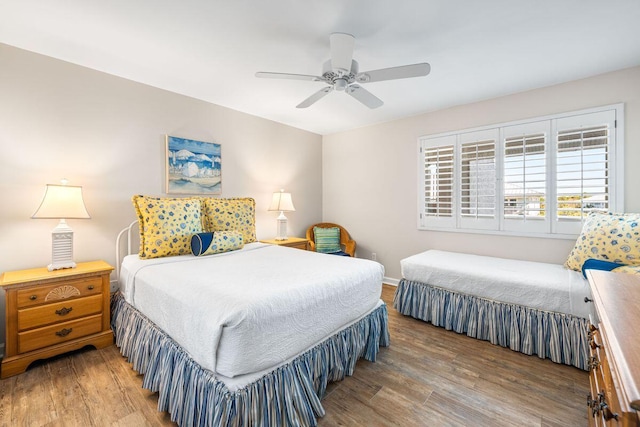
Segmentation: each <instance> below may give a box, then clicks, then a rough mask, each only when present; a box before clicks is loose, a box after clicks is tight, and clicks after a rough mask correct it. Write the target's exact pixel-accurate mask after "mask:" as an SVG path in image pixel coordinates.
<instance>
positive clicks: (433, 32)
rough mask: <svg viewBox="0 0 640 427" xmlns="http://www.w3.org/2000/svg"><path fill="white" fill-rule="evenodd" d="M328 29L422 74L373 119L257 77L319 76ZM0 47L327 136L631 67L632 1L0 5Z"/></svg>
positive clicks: (305, 85) (361, 49) (340, 102)
mask: <svg viewBox="0 0 640 427" xmlns="http://www.w3.org/2000/svg"><path fill="white" fill-rule="evenodd" d="M332 32H346V33H351V34H353V35H354V36H355V37H356V42H355V52H354V59H356V60H357V61H358V62H359V64H360V70H361V71H367V70H373V69H378V68H387V67H394V66H399V65H405V64H412V63H417V62H429V63H430V64H431V67H432V69H431V74H430V75H428V76H427V77H419V78H413V79H404V80H395V81H386V82H377V83H369V84H366V85H364V87H366V89H368V90H369V91H370V92H372V93H373V94H375V95H376V96H377V97H379V98H381V99H382V100H383V101H384V102H385V104H384V106H382V107H380V108H378V109H375V110H370V109H368V108H366V107H365V106H363V105H362V104H360V103H359V102H357V101H356V100H355V99H353V98H351V97H350V96H348V95H346V94H344V93H339V92H333V93H330V94H329V95H327V96H326V97H325V98H323V99H322V100H320V101H318V103H316V104H315V105H313V106H311V107H310V108H307V109H296V108H295V106H296V105H297V104H298V103H300V102H301V101H302V100H304V99H305V98H307V97H308V96H309V95H311V94H312V93H313V92H315V91H317V90H319V89H320V88H321V87H323V86H322V85H323V84H322V83H318V82H310V81H295V80H272V79H258V78H256V77H255V76H254V74H255V72H256V71H273V72H288V73H297V74H311V75H320V74H321V68H322V63H323V62H324V61H325V60H327V59H328V58H329V34H330V33H332ZM0 42H2V43H6V44H9V45H12V46H16V47H20V48H23V49H27V50H30V51H34V52H38V53H41V54H44V55H48V56H52V57H55V58H59V59H62V60H65V61H69V62H72V63H76V64H80V65H83V66H86V67H89V68H93V69H96V70H100V71H104V72H107V73H110V74H114V75H116V76H121V77H124V78H127V79H131V80H134V81H138V82H141V83H146V84H148V85H151V86H155V87H158V88H163V89H166V90H170V91H172V92H177V93H181V94H184V95H188V96H192V97H194V98H198V99H202V100H205V101H208V102H212V103H214V104H218V105H222V106H225V107H229V108H232V109H235V110H239V111H243V112H246V113H249V114H253V115H256V116H260V117H264V118H267V119H271V120H274V121H277V122H281V123H285V124H288V125H291V126H295V127H298V128H301V129H305V130H308V131H311V132H315V133H318V134H323V135H324V134H330V133H335V132H339V131H344V130H348V129H353V128H357V127H361V126H366V125H369V124H373V123H379V122H385V121H389V120H394V119H397V118H401V117H406V116H411V115H416V114H419V113H423V112H427V111H433V110H438V109H442V108H447V107H450V106H453V105H459V104H465V103H469V102H474V101H478V100H482V99H488V98H493V97H497V96H502V95H506V94H510V93H515V92H521V91H525V90H529V89H534V88H538V87H543V86H548V85H553V84H556V83H561V82H565V81H570V80H575V79H579V78H583V77H588V76H592V75H596V74H601V73H605V72H608V71H612V70H618V69H622V68H627V67H631V66H636V65H640V1H639V0H535V1H533V0H529V1H525V0H483V1H474V0H415V1H414V0H410V1H406V0H396V1H391V0H323V1H316V0H307V1H303V0H269V1H264V0H263V1H261V0H187V1H176V0H101V1H98V0H57V1H43V0H40V1H36V0H0Z"/></svg>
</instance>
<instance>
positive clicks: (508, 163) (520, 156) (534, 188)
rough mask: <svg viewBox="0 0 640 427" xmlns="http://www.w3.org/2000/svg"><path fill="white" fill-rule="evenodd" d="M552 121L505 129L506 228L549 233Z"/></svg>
mask: <svg viewBox="0 0 640 427" xmlns="http://www.w3.org/2000/svg"><path fill="white" fill-rule="evenodd" d="M549 134H550V122H549V121H548V120H545V121H540V122H534V123H527V124H523V125H515V126H509V127H505V129H504V133H503V138H504V139H503V158H502V161H503V174H502V175H503V182H502V191H503V193H502V194H503V197H502V209H503V219H504V222H503V228H504V229H505V230H508V231H524V230H527V231H533V232H548V229H549V227H548V224H549V220H548V214H547V213H548V206H547V204H548V197H547V193H548V189H547V172H548V168H547V154H548V149H547V141H548V137H549Z"/></svg>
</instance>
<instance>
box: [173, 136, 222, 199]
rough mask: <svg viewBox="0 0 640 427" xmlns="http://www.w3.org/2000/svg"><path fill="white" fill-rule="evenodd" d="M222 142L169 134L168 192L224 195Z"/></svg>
mask: <svg viewBox="0 0 640 427" xmlns="http://www.w3.org/2000/svg"><path fill="white" fill-rule="evenodd" d="M221 151H222V150H221V145H220V144H216V143H213V142H203V141H196V140H193V139H185V138H178V137H175V136H169V135H167V138H166V160H167V161H166V175H167V180H166V181H167V193H169V194H222V173H221V172H222V160H221V159H222V158H221Z"/></svg>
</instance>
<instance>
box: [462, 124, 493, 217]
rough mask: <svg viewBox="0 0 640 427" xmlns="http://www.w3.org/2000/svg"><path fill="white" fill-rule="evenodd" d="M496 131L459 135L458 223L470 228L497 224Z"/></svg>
mask: <svg viewBox="0 0 640 427" xmlns="http://www.w3.org/2000/svg"><path fill="white" fill-rule="evenodd" d="M498 135H499V134H498V130H497V129H489V130H484V131H476V132H468V133H464V134H461V135H459V137H458V141H459V153H460V154H459V159H460V160H459V166H458V170H459V174H458V176H459V182H460V191H459V206H460V212H459V214H460V225H461V226H462V227H465V228H472V229H495V228H496V227H497V205H496V194H497V192H496V188H497V183H496V146H497V141H498Z"/></svg>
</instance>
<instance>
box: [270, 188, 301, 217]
mask: <svg viewBox="0 0 640 427" xmlns="http://www.w3.org/2000/svg"><path fill="white" fill-rule="evenodd" d="M269 210H270V211H280V212H292V211H295V210H296V208H294V207H293V202H292V201H291V193H285V192H284V191H280V192H277V193H273V198H272V199H271V206H269Z"/></svg>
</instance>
